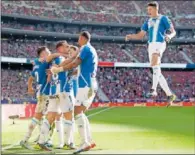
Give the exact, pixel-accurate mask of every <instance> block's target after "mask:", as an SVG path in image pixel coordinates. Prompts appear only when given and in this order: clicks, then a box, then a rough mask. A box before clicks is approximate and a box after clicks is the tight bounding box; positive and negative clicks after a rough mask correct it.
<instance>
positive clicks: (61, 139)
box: [55, 113, 64, 148]
mask: <svg viewBox="0 0 195 155" xmlns="http://www.w3.org/2000/svg"><path fill="white" fill-rule="evenodd" d="M55 120H56V121H55V124H56V132H57V135H58V140H59V145H58V146H59V148H61V147H63V146H64V129H63V117H62V113H60V114H57V116H56V118H55Z"/></svg>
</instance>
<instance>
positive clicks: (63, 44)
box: [56, 40, 70, 53]
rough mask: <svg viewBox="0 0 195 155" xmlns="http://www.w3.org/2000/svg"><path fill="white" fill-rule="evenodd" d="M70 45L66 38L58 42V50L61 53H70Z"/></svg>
mask: <svg viewBox="0 0 195 155" xmlns="http://www.w3.org/2000/svg"><path fill="white" fill-rule="evenodd" d="M69 47H70V45H69V44H68V43H67V41H65V40H64V41H60V42H58V43H57V44H56V50H57V52H59V53H68V50H69Z"/></svg>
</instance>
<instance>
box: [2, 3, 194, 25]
mask: <svg viewBox="0 0 195 155" xmlns="http://www.w3.org/2000/svg"><path fill="white" fill-rule="evenodd" d="M159 3H160V6H161V8H160V11H161V12H162V13H164V14H166V15H169V16H171V17H172V20H173V22H174V23H175V24H176V25H186V26H193V25H195V19H194V17H192V18H187V17H186V15H190V14H195V9H194V7H195V4H194V1H185V2H183V3H180V2H179V1H176V2H174V3H169V2H168V1H160V2H159ZM1 7H2V13H5V14H20V15H27V16H38V17H48V18H64V19H66V20H69V21H85V22H86V21H88V22H91V21H93V22H110V23H117V22H118V23H133V24H141V23H143V21H144V20H146V16H145V15H146V9H145V5H143V2H141V1H114V2H109V1H68V2H67V1H55V2H54V1H36V2H34V1H20V2H16V3H14V4H13V3H10V2H9V1H2V2H1ZM54 8H55V9H54ZM186 8H188V9H186ZM137 15H138V16H137ZM140 15H142V16H140Z"/></svg>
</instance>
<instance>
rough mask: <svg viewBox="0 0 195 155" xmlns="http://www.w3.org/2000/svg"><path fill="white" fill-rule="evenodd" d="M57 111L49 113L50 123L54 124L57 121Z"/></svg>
mask: <svg viewBox="0 0 195 155" xmlns="http://www.w3.org/2000/svg"><path fill="white" fill-rule="evenodd" d="M55 117H56V113H48V115H47V120H48V122H49V123H50V124H52V123H53V122H54V121H55Z"/></svg>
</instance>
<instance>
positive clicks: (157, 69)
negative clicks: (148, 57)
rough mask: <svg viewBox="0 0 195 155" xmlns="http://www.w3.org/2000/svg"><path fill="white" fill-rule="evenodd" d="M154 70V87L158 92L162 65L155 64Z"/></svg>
mask: <svg viewBox="0 0 195 155" xmlns="http://www.w3.org/2000/svg"><path fill="white" fill-rule="evenodd" d="M152 70H153V77H152V89H153V90H154V91H155V92H156V88H157V86H158V82H159V77H160V74H161V69H160V66H159V65H158V66H153V67H152Z"/></svg>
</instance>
